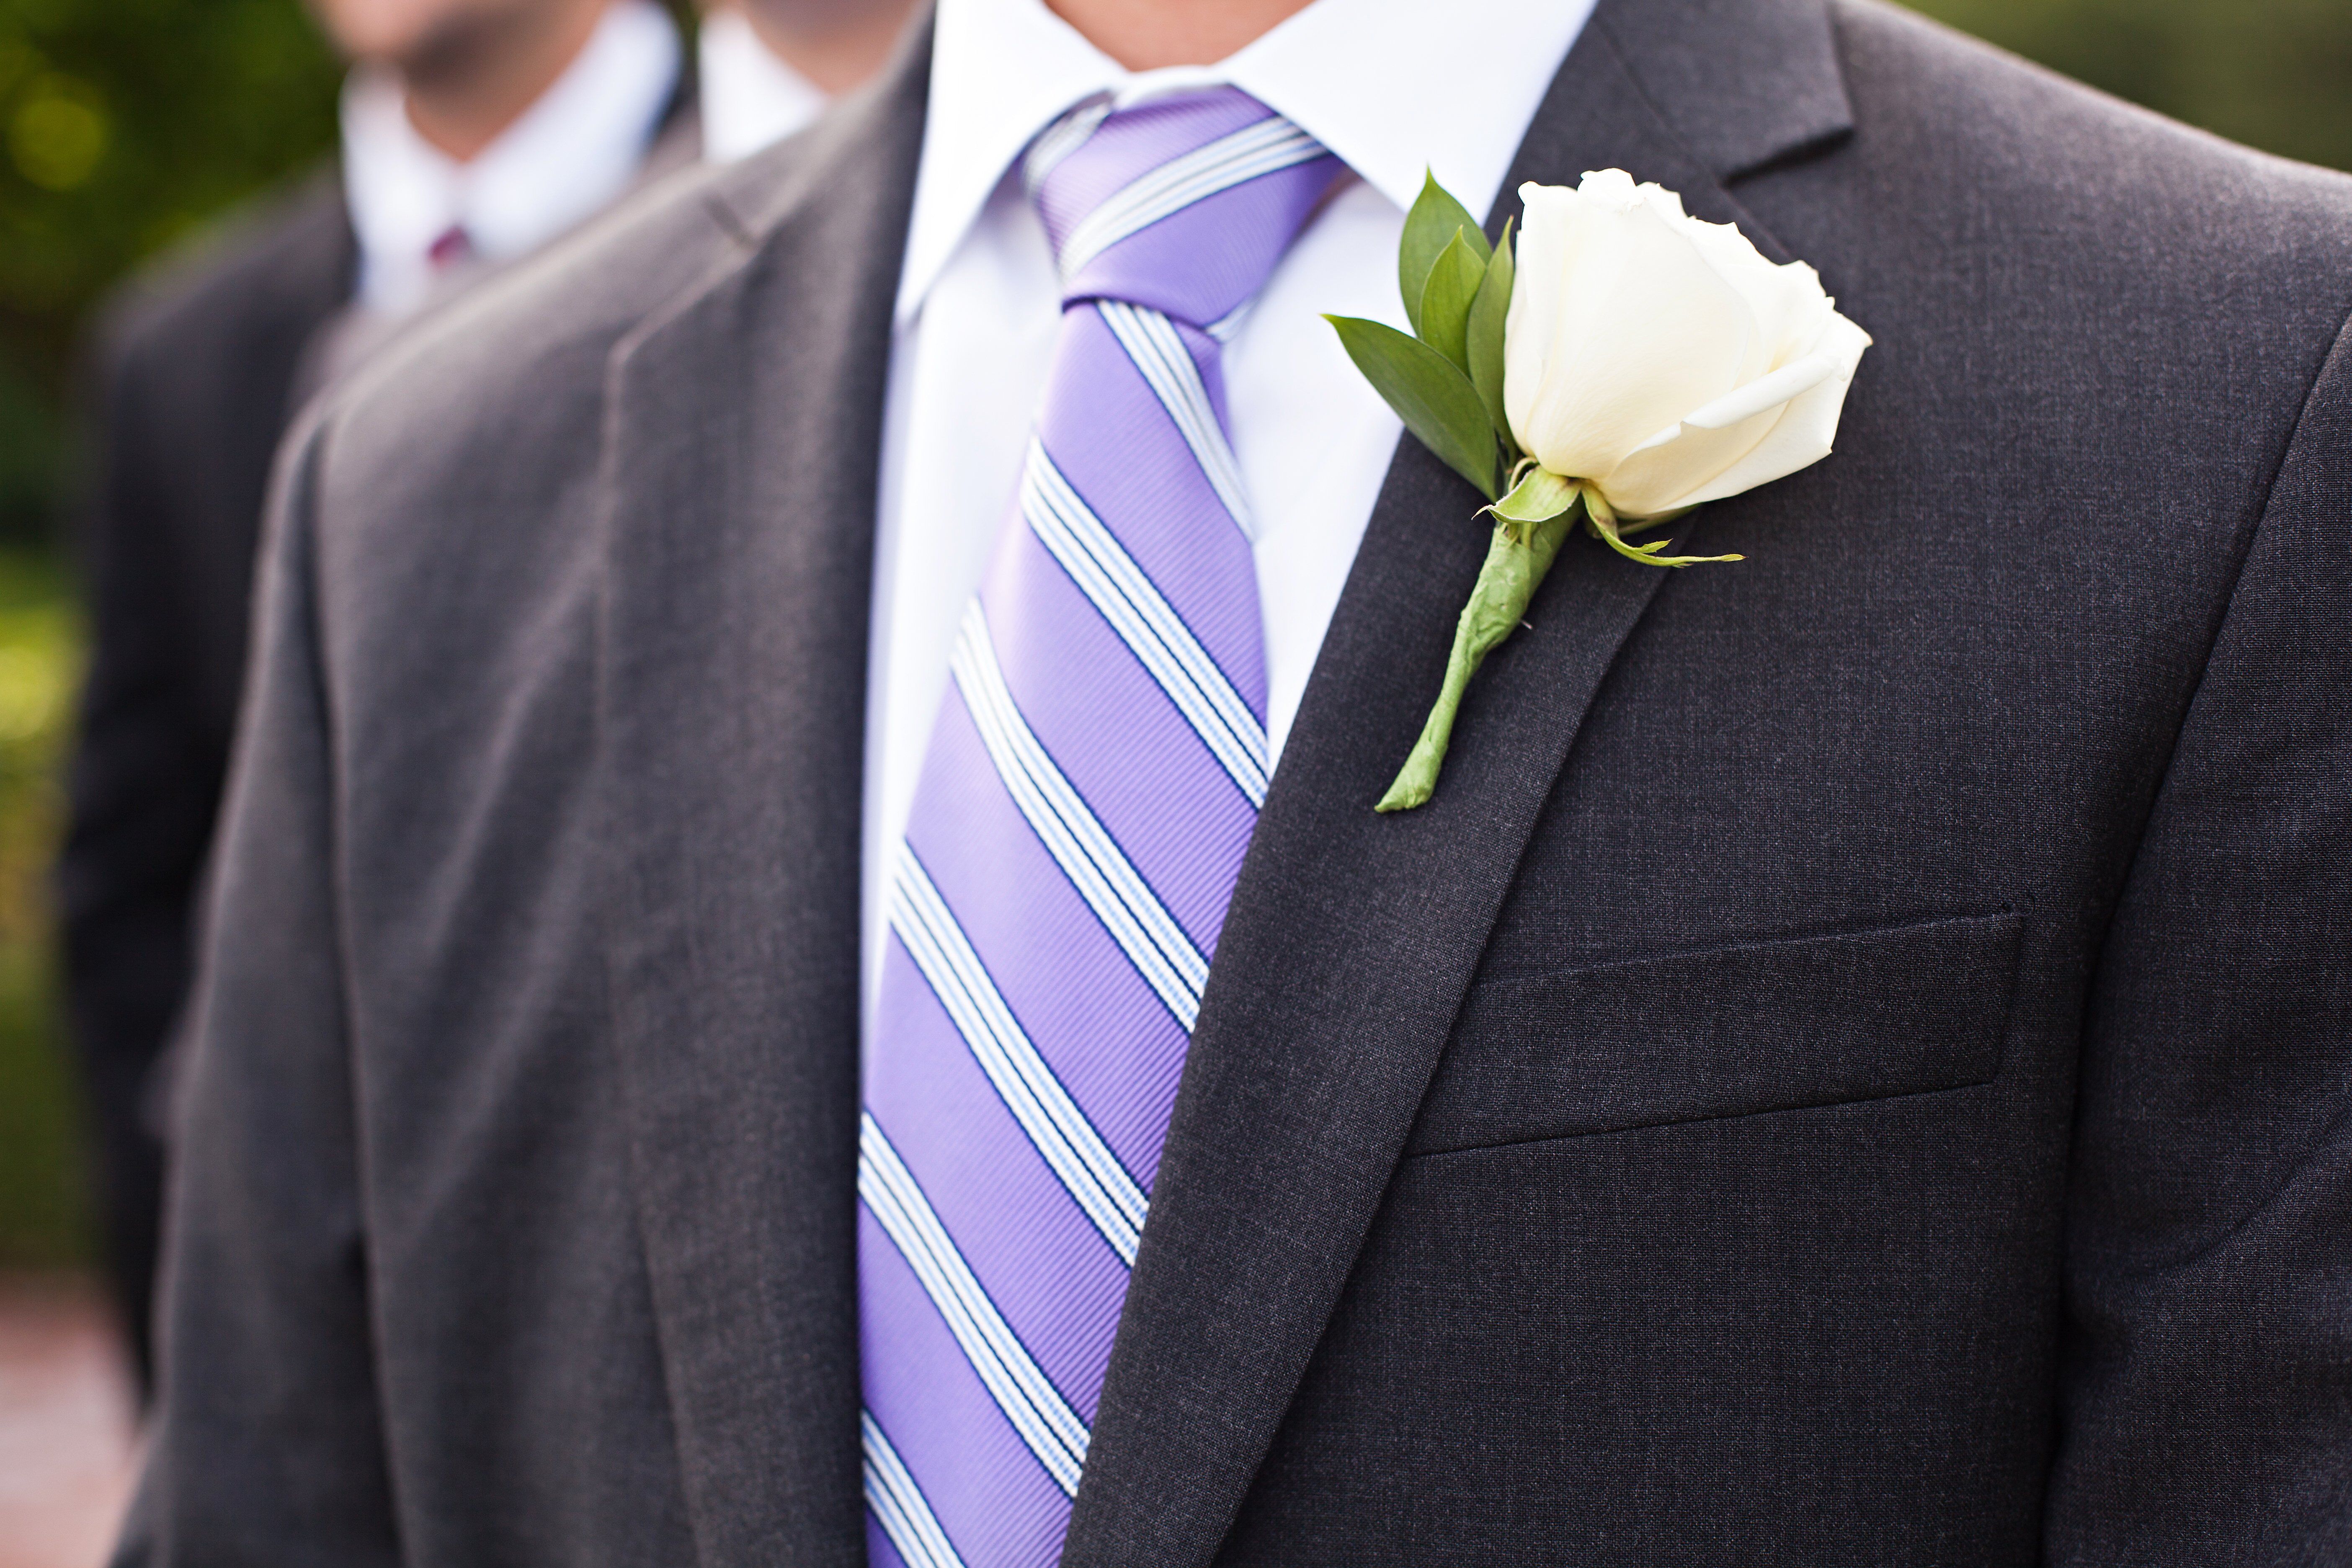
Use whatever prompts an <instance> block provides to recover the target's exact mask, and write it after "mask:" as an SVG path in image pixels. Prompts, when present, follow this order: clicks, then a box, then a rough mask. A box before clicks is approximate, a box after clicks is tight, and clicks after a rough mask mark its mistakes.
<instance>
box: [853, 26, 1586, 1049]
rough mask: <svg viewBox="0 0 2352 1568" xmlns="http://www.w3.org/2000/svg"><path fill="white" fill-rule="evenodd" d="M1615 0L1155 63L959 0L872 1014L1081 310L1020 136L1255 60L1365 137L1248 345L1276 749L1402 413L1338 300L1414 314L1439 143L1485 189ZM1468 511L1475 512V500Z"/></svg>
mask: <svg viewBox="0 0 2352 1568" xmlns="http://www.w3.org/2000/svg"><path fill="white" fill-rule="evenodd" d="M1591 7H1592V0H1566V3H1565V4H1563V3H1562V0H1451V3H1450V4H1449V5H1447V6H1446V8H1445V19H1444V22H1445V25H1444V26H1441V27H1432V26H1429V25H1428V20H1429V17H1428V11H1427V8H1426V7H1425V6H1424V5H1421V4H1420V3H1419V0H1316V4H1314V5H1309V6H1308V7H1307V9H1306V10H1304V11H1301V12H1300V13H1298V14H1297V16H1293V17H1291V18H1290V19H1289V20H1288V21H1286V22H1285V23H1283V24H1282V25H1281V26H1278V27H1276V28H1275V29H1274V30H1273V31H1272V32H1270V33H1268V34H1266V35H1265V37H1261V38H1259V39H1258V40H1257V41H1256V42H1255V43H1254V44H1252V45H1250V46H1249V47H1247V48H1245V49H1244V50H1242V51H1241V52H1239V53H1238V54H1235V55H1234V56H1233V57H1232V58H1229V59H1227V60H1225V61H1223V63H1222V64H1220V65H1217V66H1214V67H1209V68H1172V69H1168V70H1160V71H1151V72H1146V73H1141V74H1137V73H1133V72H1129V71H1128V70H1126V69H1124V68H1121V67H1120V66H1119V65H1118V63H1117V62H1116V61H1114V60H1112V59H1110V58H1108V57H1107V56H1106V55H1104V54H1103V53H1102V52H1101V51H1100V50H1098V49H1097V48H1095V47H1094V46H1093V45H1091V44H1089V43H1088V42H1087V40H1086V39H1085V38H1084V37H1081V36H1080V35H1079V34H1078V33H1077V31H1076V29H1074V28H1073V27H1071V26H1069V25H1068V24H1067V23H1066V22H1064V21H1063V20H1061V18H1059V17H1058V16H1055V15H1054V14H1053V13H1052V12H1051V11H1049V10H1047V9H1046V7H1045V5H1044V3H1043V0H939V7H938V16H937V23H936V33H935V41H934V44H933V52H932V62H931V79H930V100H929V118H928V119H927V121H926V122H925V126H924V133H923V151H922V161H921V165H920V168H919V173H918V175H917V180H916V186H915V201H914V210H913V215H912V217H911V220H910V224H909V228H908V245H907V255H906V260H905V264H904V270H903V272H902V274H901V277H900V282H899V289H898V310H897V317H896V323H895V332H894V337H893V342H892V348H891V361H890V377H889V391H888V403H887V415H886V421H885V426H884V434H883V444H882V470H881V501H880V515H879V519H878V523H879V526H878V530H877V541H876V550H875V575H874V605H873V631H872V641H871V646H870V649H869V653H868V668H867V696H866V773H865V779H866V784H865V842H864V845H863V850H864V856H865V859H864V883H863V888H864V906H863V907H864V922H863V936H864V943H863V947H862V953H863V958H864V963H865V972H864V973H865V975H866V987H865V993H864V994H865V999H866V1018H867V1023H868V1026H869V1027H870V1024H871V1017H872V1009H873V1003H874V998H875V994H876V989H877V984H878V982H879V977H880V974H881V961H882V952H883V947H882V942H883V915H884V907H883V902H882V899H881V897H880V895H881V893H882V891H883V889H884V888H885V883H884V880H883V876H882V871H883V868H884V867H885V866H886V865H887V858H888V854H889V850H890V848H891V847H892V846H894V845H895V844H896V843H897V842H898V838H899V837H901V835H903V834H904V832H905V830H906V824H907V816H908V811H909V809H910V808H911V806H912V805H913V800H914V793H915V785H916V781H917V778H918V776H919V773H920V771H921V768H922V761H923V752H924V751H925V749H926V747H927V746H928V744H929V737H930V730H931V724H932V721H933V719H934V717H935V715H936V714H937V711H938V709H939V704H940V698H941V695H942V694H943V692H944V691H945V689H946V686H947V678H948V663H949V657H950V652H951V651H952V647H953V643H954V637H955V627H956V623H957V618H958V616H960V615H961V611H962V609H963V605H964V604H965V602H966V601H967V600H968V599H970V598H971V595H972V594H974V593H975V592H977V591H978V589H979V586H980V583H981V579H982V576H983V575H984V574H985V573H986V570H987V566H988V563H989V560H990V557H991V555H992V552H993V551H994V548H995V543H996V540H997V536H998V533H999V531H1001V529H1002V527H1003V521H1004V517H1005V513H1006V510H1007V508H1008V506H1009V504H1010V501H1011V498H1012V496H1013V488H1014V483H1015V481H1016V479H1017V478H1018V474H1019V469H1020V465H1021V458H1022V454H1023V452H1024V449H1025V447H1026V445H1027V440H1028V435H1029V426H1030V423H1031V420H1032V418H1033V417H1034V414H1035V411H1036V408H1037V405H1038V401H1039V398H1040V396H1041V395H1042V393H1043V390H1044V387H1045V376H1046V373H1047V369H1048V364H1049V361H1050V358H1051V355H1052V351H1053V343H1054V336H1055V329H1056V327H1057V326H1058V324H1059V321H1060V319H1061V303H1060V300H1061V295H1060V286H1059V282H1058V279H1057V276H1056V272H1055V266H1054V262H1053V258H1052V256H1051V254H1050V251H1049V249H1048V247H1047V245H1046V241H1045V228H1044V226H1043V224H1042V223H1041V222H1040V221H1039V220H1038V218H1037V216H1036V214H1035V211H1034V209H1033V208H1032V207H1031V206H1030V205H1029V203H1028V201H1027V199H1026V198H1025V197H1024V195H1023V194H1022V191H1021V187H1020V182H1019V180H1018V178H1017V171H1016V165H1017V161H1018V159H1019V157H1020V155H1021V153H1022V152H1023V151H1024V148H1026V146H1027V145H1028V143H1029V142H1030V141H1031V139H1032V138H1034V136H1035V135H1036V133H1037V132H1040V131H1042V130H1044V129H1045V127H1046V126H1047V125H1048V124H1050V123H1051V122H1052V121H1054V120H1055V119H1056V118H1057V117H1058V116H1059V115H1061V114H1062V112H1063V111H1065V110H1068V109H1070V108H1071V107H1073V106H1075V105H1076V104H1078V103H1080V102H1082V101H1085V100H1088V99H1090V98H1096V97H1099V96H1104V95H1108V96H1109V97H1110V98H1111V99H1112V100H1114V101H1115V102H1117V103H1119V104H1125V103H1129V102H1133V101H1137V100H1142V99H1145V98H1149V97H1152V96H1154V95H1157V94H1160V93H1165V92H1170V91H1176V90H1181V89H1188V88H1193V87H1199V86H1204V85H1209V84H1214V83H1231V84H1232V85H1234V86H1235V87H1238V88H1240V89H1243V90H1244V91H1245V92H1248V93H1250V94H1251V95H1253V96H1254V97H1255V98H1257V99H1258V100H1260V101H1262V102H1264V103H1265V104H1266V105H1267V106H1268V107H1269V108H1272V109H1274V110H1277V111H1278V112H1280V113H1282V114H1284V115H1286V116H1287V117H1288V118H1289V119H1290V120H1291V121H1293V122H1295V123H1296V124H1297V125H1299V126H1300V127H1302V128H1304V129H1305V130H1306V131H1307V132H1308V133H1309V134H1311V135H1313V136H1315V137H1316V138H1317V139H1318V140H1319V141H1320V142H1322V143H1323V144H1324V145H1325V146H1326V147H1328V148H1329V149H1330V150H1331V151H1332V152H1333V153H1338V154H1339V157H1340V158H1341V159H1342V160H1344V161H1345V162H1346V163H1347V164H1348V165H1349V168H1350V169H1352V170H1353V171H1354V172H1355V174H1356V175H1357V176H1359V178H1356V179H1351V180H1349V182H1347V184H1345V185H1344V186H1343V187H1342V188H1341V189H1340V190H1339V192H1338V193H1337V194H1336V195H1334V197H1333V198H1332V199H1331V200H1330V201H1329V202H1328V203H1327V204H1326V205H1325V206H1324V208H1323V210H1322V211H1321V213H1319V214H1318V216H1316V217H1315V218H1314V219H1313V220H1312V221H1311V222H1310V223H1309V224H1308V226H1307V228H1306V230H1305V231H1304V232H1303V233H1302V234H1301V236H1300V237H1299V238H1298V240H1297V243H1296V244H1295V245H1294V246H1293V247H1291V250H1290V253H1289V254H1288V255H1287V256H1286V257H1285V258H1284V259H1283V261H1282V263H1281V265H1280V266H1279V267H1278V268H1276V271H1275V273H1274V276H1273V278H1272V279H1271V280H1270V281H1269V282H1268V283H1267V285H1266V288H1265V291H1264V292H1263V293H1262V294H1261V295H1260V296H1259V298H1258V301H1257V303H1256V305H1255V307H1254V308H1253V309H1252V310H1251V311H1250V312H1249V314H1248V316H1247V317H1246V318H1245V319H1244V321H1243V323H1242V325H1241V328H1240V330H1239V331H1238V332H1237V333H1236V334H1235V335H1234V338H1233V340H1232V341H1231V342H1230V343H1229V344H1228V346H1227V348H1226V350H1225V353H1224V375H1225V388H1226V396H1227V406H1228V409H1229V411H1230V415H1231V417H1232V421H1233V426H1234V428H1233V437H1234V448H1235V452H1236V455H1237V456H1238V458H1239V459H1240V462H1241V468H1242V474H1243V478H1244V483H1245V484H1246V485H1247V487H1248V491H1249V500H1250V503H1251V506H1252V508H1253V510H1254V511H1255V514H1256V519H1257V523H1258V527H1259V530H1260V536H1259V538H1258V539H1257V540H1256V542H1255V555H1256V564H1257V577H1258V597H1259V602H1260V605H1261V606H1262V609H1263V614H1264V619H1265V664H1266V688H1267V707H1268V713H1267V740H1268V742H1269V743H1270V745H1271V747H1272V748H1273V751H1274V753H1275V755H1276V757H1278V756H1279V754H1280V750H1281V747H1282V743H1283V741H1284V739H1285V737H1286V735H1287V734H1288V732H1289V729H1290V723H1291V720H1292V719H1293V717H1294V716H1295V715H1296V714H1297V710H1298V702H1299V699H1300V697H1301V695H1302V694H1303V693H1304V692H1305V690H1306V686H1307V674H1308V671H1309V670H1310V669H1311V668H1313V665H1314V662H1315V656H1316V653H1317V651H1318V649H1319V648H1320V647H1322V642H1323V634H1324V630H1325V628H1326V627H1327V626H1328V625H1329V624H1330V619H1331V612H1332V610H1333V609H1334V607H1335V606H1336V605H1338V603H1339V592H1340V589H1341V587H1342V585H1343V584H1345V582H1346V580H1347V575H1348V572H1349V567H1350V566H1351V565H1352V564H1353V563H1354V561H1355V555H1356V547H1357V545H1358V543H1359V542H1360V541H1361V539H1362V538H1363V532H1364V526H1365V524H1366V523H1367V522H1368V521H1370V515H1371V509H1372V504H1373V501H1374V500H1375V499H1376V498H1377V496H1378V494H1379V490H1380V486H1381V479H1382V478H1383V477H1384V476H1385V474H1386V472H1387V468H1388V464H1389V458H1390V456H1391V453H1392V451H1393V450H1394V447H1395V445H1396V440H1397V437H1398V434H1399V431H1400V429H1401V428H1402V427H1401V426H1400V425H1399V423H1398V421H1397V418H1396V416H1394V415H1392V414H1391V413H1390V412H1389V410H1388V407H1387V405H1384V404H1383V403H1382V402H1381V399H1380V397H1379V396H1378V395H1376V394H1375V393H1374V392H1373V391H1372V390H1371V388H1370V386H1369V385H1367V384H1365V383H1364V381H1363V379H1362V378H1361V377H1360V375H1358V374H1357V373H1356V371H1355V368H1354V367H1353V366H1352V365H1351V364H1350V363H1349V361H1348V358H1347V355H1346V354H1345V353H1342V352H1341V350H1340V348H1339V341H1338V339H1337V337H1336V336H1335V334H1334V333H1333V332H1332V331H1331V328H1330V326H1329V324H1328V322H1326V321H1324V320H1323V319H1322V317H1323V313H1324V312H1326V311H1330V312H1336V313H1339V314H1346V315H1358V316H1369V317H1371V318H1373V319H1374V320H1377V321H1387V322H1390V323H1391V324H1392V325H1394V326H1397V327H1400V328H1402V326H1403V325H1404V324H1405V323H1404V313H1403V308H1402V304H1401V303H1400V301H1399V300H1398V296H1397V285H1396V246H1397V238H1398V236H1399V234H1400V233H1401V232H1402V227H1403V224H1404V214H1405V210H1406V208H1407V207H1409V206H1410V205H1412V199H1413V196H1414V195H1415V194H1416V193H1417V192H1418V191H1419V190H1420V188H1421V182H1422V177H1423V171H1424V169H1430V170H1433V171H1434V172H1435V174H1436V175H1437V178H1438V179H1439V181H1440V182H1441V183H1442V184H1444V185H1445V186H1446V188H1447V189H1449V190H1451V191H1453V192H1454V195H1457V196H1459V197H1460V198H1461V200H1462V202H1463V205H1465V206H1467V207H1468V208H1469V209H1470V210H1471V211H1472V212H1474V213H1483V212H1485V211H1486V209H1487V207H1488V206H1489V205H1492V203H1493V202H1494V200H1495V197H1496V194H1497V193H1498V192H1499V191H1500V190H1501V187H1502V184H1503V180H1504V178H1505V176H1506V175H1507V173H1508V169H1509V164H1510V161H1511V158H1512V155H1513V154H1514V153H1517V150H1518V144H1519V142H1520V140H1521V138H1522V137H1523V136H1524V135H1525V133H1526V131H1527V127H1528V122H1529V121H1531V120H1532V119H1533V118H1534V116H1535V111H1536V110H1537V108H1538V105H1539V104H1540V103H1541V101H1542V98H1543V93H1544V90H1545V89H1546V88H1547V87H1549V85H1550V82H1551V79H1552V77H1553V75H1554V74H1555V73H1556V72H1557V71H1558V70H1559V66H1560V62H1561V61H1562V60H1563V59H1564V58H1566V57H1567V54H1568V50H1569V47H1570V45H1571V44H1573V43H1574V42H1575V40H1576V37H1577V35H1578V34H1579V33H1580V32H1581V31H1582V30H1583V26H1584V24H1585V20H1586V18H1587V17H1588V16H1590V15H1591ZM1463 526H1464V527H1465V528H1470V527H1475V526H1476V525H1475V522H1474V521H1473V520H1471V519H1470V518H1469V517H1468V516H1467V515H1466V514H1465V517H1464V519H1463Z"/></svg>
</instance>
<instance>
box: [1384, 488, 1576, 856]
mask: <svg viewBox="0 0 2352 1568" xmlns="http://www.w3.org/2000/svg"><path fill="white" fill-rule="evenodd" d="M1575 522H1576V509H1575V508H1574V507H1572V506H1571V507H1568V508H1566V509H1564V510H1561V511H1559V513H1558V514H1557V515H1555V516H1552V517H1549V518H1546V519H1544V520H1543V521H1538V522H1521V521H1515V520H1513V519H1510V518H1497V519H1496V523H1495V537H1494V539H1493V541H1492V542H1490V543H1489V544H1488V545H1487V546H1486V564H1485V565H1483V566H1481V567H1480V568H1479V569H1478V585H1477V586H1476V587H1475V588H1473V589H1472V590H1471V591H1470V602H1469V603H1468V604H1467V605H1464V606H1463V607H1462V619H1461V620H1460V621H1459V622H1457V623H1456V624H1455V626H1454V651H1453V653H1452V654H1451V655H1450V656H1449V657H1448V658H1446V661H1445V684H1444V687H1443V688H1442V689H1440V690H1439V691H1438V694H1437V705H1436V706H1435V707H1433V708H1432V709H1431V710H1429V721H1428V722H1427V723H1425V724H1423V726H1422V729H1421V739H1420V740H1419V741H1416V742H1413V748H1412V755H1411V756H1409V757H1407V758H1406V759H1405V763H1404V767H1403V769H1402V771H1401V772H1400V773H1398V774H1397V776H1396V782H1395V783H1394V784H1391V785H1389V792H1388V794H1386V795H1382V796H1381V801H1380V804H1379V805H1377V806H1375V807H1373V809H1374V810H1376V811H1411V810H1412V808H1413V807H1415V806H1417V805H1424V804H1425V803H1427V801H1428V800H1429V797H1430V796H1431V795H1433V794H1435V793H1436V790H1437V773H1438V770H1439V769H1440V768H1441V767H1443V766H1444V764H1445V748H1446V745H1447V744H1448V742H1451V741H1452V740H1453V738H1454V715H1455V714H1456V713H1458V712H1459V711H1460V710H1461V708H1462V694H1463V692H1464V691H1465V690H1466V689H1468V688H1469V685H1470V678H1471V677H1472V676H1474V675H1475V674H1477V673H1478V667H1479V665H1481V664H1483V663H1485V662H1486V656H1487V655H1488V654H1489V653H1491V652H1493V651H1494V650H1495V648H1496V647H1498V646H1500V644H1501V643H1502V641H1503V639H1504V638H1505V637H1509V636H1510V635H1511V633H1512V632H1514V631H1516V630H1517V628H1518V625H1519V622H1520V621H1521V620H1522V619H1524V618H1525V617H1526V616H1527V613H1528V601H1529V600H1531V599H1533V598H1534V597H1535V593H1536V589H1537V588H1538V587H1540V586H1541V585H1542V584H1543V580H1544V574H1546V573H1548V572H1549V571H1550V570H1551V563H1552V562H1553V560H1554V559H1555V558H1556V557H1558V555H1559V547H1560V544H1561V542H1563V541H1564V540H1566V539H1567V538H1568V534H1569V531H1570V529H1571V528H1572V527H1574V526H1575Z"/></svg>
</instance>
